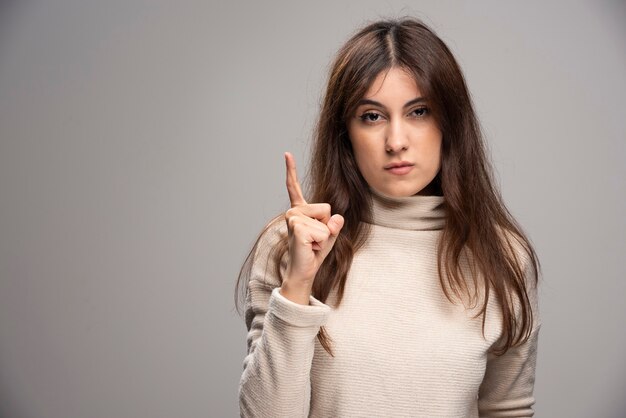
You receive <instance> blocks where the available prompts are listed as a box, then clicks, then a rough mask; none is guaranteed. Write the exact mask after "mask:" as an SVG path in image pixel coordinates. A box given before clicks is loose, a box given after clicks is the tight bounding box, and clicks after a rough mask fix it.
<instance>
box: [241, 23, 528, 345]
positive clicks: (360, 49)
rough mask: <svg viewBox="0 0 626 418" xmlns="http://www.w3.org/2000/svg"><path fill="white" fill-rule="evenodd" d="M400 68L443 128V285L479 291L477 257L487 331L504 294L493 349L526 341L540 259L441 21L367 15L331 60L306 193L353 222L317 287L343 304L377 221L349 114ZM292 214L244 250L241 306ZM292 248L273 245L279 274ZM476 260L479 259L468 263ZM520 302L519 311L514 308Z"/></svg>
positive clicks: (438, 179) (437, 185) (283, 242)
mask: <svg viewBox="0 0 626 418" xmlns="http://www.w3.org/2000/svg"><path fill="white" fill-rule="evenodd" d="M392 67H399V68H403V69H405V70H407V71H408V72H409V74H412V75H413V77H414V79H415V81H416V83H417V85H418V86H419V89H420V92H421V93H422V95H423V96H425V97H426V99H427V101H428V102H429V103H430V105H431V111H432V115H433V117H434V118H435V120H436V121H437V123H438V126H439V127H440V130H441V132H442V145H441V146H442V149H441V169H440V171H439V172H438V173H437V175H436V176H435V178H434V179H433V181H432V182H431V183H430V184H429V185H428V186H427V187H428V188H429V189H428V190H432V191H433V192H432V193H434V194H436V195H440V196H444V197H445V210H446V222H445V225H444V228H443V231H442V235H441V239H440V241H439V244H438V274H439V279H440V282H441V286H442V289H443V291H444V293H445V295H446V297H447V298H448V300H449V301H450V302H451V303H455V302H454V298H453V297H452V294H451V293H454V295H456V296H457V297H458V298H461V297H462V295H467V296H469V297H470V299H472V298H473V297H472V296H471V295H472V293H471V292H470V288H469V287H468V285H467V282H466V280H465V278H466V277H465V274H464V272H463V271H464V268H462V267H463V266H464V265H469V267H470V272H471V274H470V276H471V280H472V283H473V286H472V287H473V288H474V290H475V291H478V290H479V289H480V290H482V294H484V300H483V304H482V308H481V310H480V311H479V312H478V314H477V315H476V316H478V315H480V314H482V315H483V319H482V327H483V328H482V329H483V335H484V329H485V316H486V310H487V304H488V300H489V293H490V291H493V292H494V293H495V296H496V297H497V300H498V301H499V302H500V303H499V306H500V309H501V312H502V336H501V337H500V341H502V345H501V346H500V347H497V346H496V345H495V344H494V345H493V346H492V347H491V348H490V350H491V351H492V352H493V353H494V354H496V355H501V354H504V353H505V352H506V351H507V350H508V349H509V348H510V347H513V346H516V345H518V344H522V343H524V342H526V341H527V339H528V337H529V336H530V332H531V330H532V329H533V321H534V318H533V309H532V302H531V299H530V298H529V296H528V292H527V290H528V287H527V286H537V284H538V271H539V267H540V266H539V260H538V257H537V254H536V253H535V250H534V249H533V247H532V245H531V243H530V241H529V239H528V238H527V237H526V235H525V234H524V232H523V230H522V228H521V226H520V225H519V224H518V223H517V222H516V220H515V219H514V218H513V216H512V215H511V213H510V212H509V211H508V209H507V208H506V207H505V205H504V202H503V199H502V197H501V195H500V192H499V191H498V190H497V188H496V187H495V186H494V180H493V169H492V167H491V165H490V162H489V160H488V158H487V156H486V152H485V145H484V140H483V135H482V132H481V128H480V125H479V122H478V120H477V117H476V114H475V111H474V108H473V104H472V101H471V98H470V94H469V91H468V88H467V86H466V83H465V80H464V77H463V74H462V71H461V69H460V67H459V65H458V63H457V62H456V60H455V58H454V56H453V55H452V53H451V51H450V50H449V49H448V47H447V46H446V45H445V44H444V42H443V41H442V40H441V39H440V38H439V37H438V36H437V35H436V34H435V33H434V32H433V30H431V29H430V28H429V27H427V26H426V25H425V24H424V23H423V22H422V21H420V20H419V19H416V18H413V17H404V18H397V19H386V20H381V21H376V22H371V23H367V24H366V25H365V26H364V27H363V28H361V29H360V30H358V31H357V32H355V33H354V35H353V36H352V37H351V38H350V39H349V40H348V41H347V42H346V43H345V44H344V45H343V46H342V47H341V48H340V50H339V51H338V53H337V55H336V56H335V58H334V61H333V63H332V66H331V69H330V75H329V78H328V84H327V88H326V93H325V96H324V99H323V101H322V104H321V110H320V114H319V118H318V120H317V124H316V126H315V131H314V141H313V144H312V153H311V164H310V165H309V171H308V174H307V176H306V177H305V182H306V183H305V184H306V185H307V187H305V190H306V191H304V192H303V193H304V194H305V196H307V197H306V199H307V201H308V202H327V203H329V204H330V205H331V208H332V211H333V213H339V214H341V215H342V216H343V217H344V220H345V222H344V226H343V228H342V230H341V233H340V234H339V236H338V237H337V240H336V242H335V245H334V247H333V249H332V251H331V252H330V253H329V254H328V256H327V257H326V259H325V260H324V262H323V263H322V265H321V267H320V269H319V271H318V272H317V275H316V276H315V280H314V283H313V289H312V294H313V296H314V297H315V298H317V299H318V300H320V301H322V302H325V301H326V299H327V297H328V295H329V293H330V292H331V290H332V289H333V288H335V289H336V290H337V305H339V304H340V303H341V300H342V297H343V292H344V288H345V284H346V279H347V276H348V271H349V269H350V265H351V263H352V259H353V256H354V254H355V252H356V251H357V250H358V249H359V248H360V247H361V246H362V245H363V243H365V241H366V240H367V238H368V236H369V228H370V227H371V226H370V224H369V223H365V222H361V221H363V220H367V219H370V216H371V204H372V202H371V196H370V192H369V190H368V184H367V182H366V181H365V179H364V178H363V176H362V175H361V173H360V171H359V170H358V168H357V164H356V161H355V158H354V154H353V151H352V146H351V143H350V138H349V136H348V130H347V121H348V119H349V118H350V117H351V116H352V115H353V114H354V112H355V111H356V107H357V103H358V101H359V100H360V99H361V98H362V97H363V96H364V95H365V93H366V91H367V89H368V87H369V86H370V85H371V83H372V82H373V81H374V79H375V78H376V76H377V75H378V74H379V73H380V72H381V71H388V70H389V69H391V68H392ZM284 221H285V218H284V213H281V214H279V215H278V216H276V217H274V218H273V219H272V220H271V221H270V222H269V223H268V224H267V225H266V227H265V228H264V230H263V231H262V232H261V234H260V235H259V237H258V238H257V240H256V242H255V244H254V246H253V248H252V250H251V251H250V253H249V254H248V256H247V257H246V260H245V262H244V264H243V266H242V268H241V270H240V272H239V277H238V279H237V285H236V289H235V305H236V306H237V308H238V310H239V303H238V295H240V294H242V295H243V296H244V297H245V294H246V292H247V282H248V280H247V279H248V277H247V276H248V275H249V272H250V267H251V266H250V264H251V258H252V257H251V256H252V254H254V252H255V250H256V247H257V245H258V243H259V240H260V238H261V236H262V235H263V233H264V232H265V231H267V230H268V229H269V228H270V227H271V226H272V225H275V223H276V222H284ZM287 250H288V241H287V235H286V234H283V235H281V238H280V239H279V241H278V243H277V244H276V246H275V248H273V251H272V252H271V253H272V254H273V255H272V257H273V262H274V265H275V269H276V271H275V273H276V275H277V276H278V277H280V280H281V282H282V277H281V273H280V260H281V259H282V258H283V256H284V255H285V253H286V252H287ZM468 260H471V262H470V263H469V264H466V262H467V261H468ZM465 271H467V270H465ZM479 277H482V280H479ZM242 279H244V280H242ZM242 284H243V286H241V287H242V288H243V289H239V288H240V285H242ZM518 308H519V309H521V310H520V311H516V309H518ZM516 312H517V313H518V314H516ZM520 321H521V324H520ZM317 337H318V339H319V341H320V344H321V345H322V346H323V347H324V349H325V350H326V351H327V352H328V353H329V354H330V355H333V353H332V348H331V341H332V340H331V339H330V338H329V336H328V334H327V332H326V330H325V329H324V327H323V326H322V327H321V328H320V331H319V333H318V335H317Z"/></svg>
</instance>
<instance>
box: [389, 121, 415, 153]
mask: <svg viewBox="0 0 626 418" xmlns="http://www.w3.org/2000/svg"><path fill="white" fill-rule="evenodd" d="M387 126H388V128H387V132H386V138H385V151H387V152H388V153H393V154H395V153H398V152H400V151H403V150H406V149H407V148H408V147H409V138H408V131H407V130H406V129H405V127H404V126H403V121H402V120H400V119H395V120H394V121H392V122H390V123H389V125H387Z"/></svg>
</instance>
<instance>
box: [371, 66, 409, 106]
mask: <svg viewBox="0 0 626 418" xmlns="http://www.w3.org/2000/svg"><path fill="white" fill-rule="evenodd" d="M419 95H420V90H419V86H418V85H417V83H416V81H415V79H414V78H413V75H412V74H410V73H409V72H407V71H406V70H405V69H402V68H398V67H393V68H391V69H389V70H385V71H381V72H380V73H378V75H377V76H376V78H375V79H374V81H373V82H372V84H371V85H370V86H369V88H368V89H367V91H366V92H365V95H364V98H366V99H383V98H385V99H387V100H393V99H394V98H398V99H403V98H406V97H409V96H411V97H416V96H419Z"/></svg>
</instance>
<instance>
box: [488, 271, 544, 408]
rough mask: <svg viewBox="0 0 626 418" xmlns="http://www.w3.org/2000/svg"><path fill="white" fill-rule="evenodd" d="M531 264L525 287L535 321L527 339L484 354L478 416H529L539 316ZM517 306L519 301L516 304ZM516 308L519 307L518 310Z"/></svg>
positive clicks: (533, 400) (532, 400)
mask: <svg viewBox="0 0 626 418" xmlns="http://www.w3.org/2000/svg"><path fill="white" fill-rule="evenodd" d="M529 268H530V265H527V268H526V269H525V280H526V286H527V287H526V291H527V294H528V299H529V301H530V305H531V310H532V313H533V319H534V325H533V328H532V331H531V333H530V337H529V338H528V340H527V341H526V342H525V343H524V344H522V345H520V346H517V347H512V348H509V350H508V351H507V352H506V353H505V354H503V355H502V356H499V357H498V356H496V355H494V354H492V353H488V354H487V366H486V371H485V376H484V378H483V382H482V384H481V386H480V389H479V394H478V412H479V415H480V417H481V418H482V417H489V418H492V417H493V418H496V417H532V416H534V410H533V408H532V406H533V405H534V404H535V397H534V395H533V390H534V384H535V366H536V363H537V345H538V337H539V330H540V328H541V320H540V318H539V304H538V298H537V287H536V286H535V285H534V284H530V283H531V282H532V283H534V279H533V280H531V279H530V275H529V272H530V270H529ZM516 307H518V308H519V305H516ZM518 312H519V311H518Z"/></svg>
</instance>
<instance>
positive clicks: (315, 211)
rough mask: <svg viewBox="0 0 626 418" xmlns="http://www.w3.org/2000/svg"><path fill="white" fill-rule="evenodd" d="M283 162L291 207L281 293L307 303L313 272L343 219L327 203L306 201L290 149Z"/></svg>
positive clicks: (332, 243) (331, 245)
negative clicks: (331, 212) (287, 249)
mask: <svg viewBox="0 0 626 418" xmlns="http://www.w3.org/2000/svg"><path fill="white" fill-rule="evenodd" d="M285 164H286V167H287V192H288V193H289V200H290V202H291V208H289V209H288V210H287V212H285V221H286V222H287V229H288V233H289V263H288V265H287V270H286V277H285V278H284V279H283V284H282V286H281V294H283V295H284V296H285V297H288V298H289V299H291V300H293V301H295V302H298V303H302V304H305V305H308V304H309V295H310V294H311V290H312V288H313V282H314V280H315V275H316V273H317V271H318V270H319V268H320V266H321V265H322V262H323V261H324V259H325V258H326V256H327V255H328V254H329V253H330V250H331V249H332V248H333V245H334V244H335V241H336V240H337V236H338V235H339V232H340V231H341V228H342V227H343V224H344V219H343V216H341V215H339V214H335V215H332V216H331V214H330V211H331V207H330V204H328V203H307V202H306V200H305V199H304V196H303V195H302V189H301V188H300V182H299V181H298V176H297V173H296V162H295V160H294V157H293V155H292V154H291V153H289V152H285Z"/></svg>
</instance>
